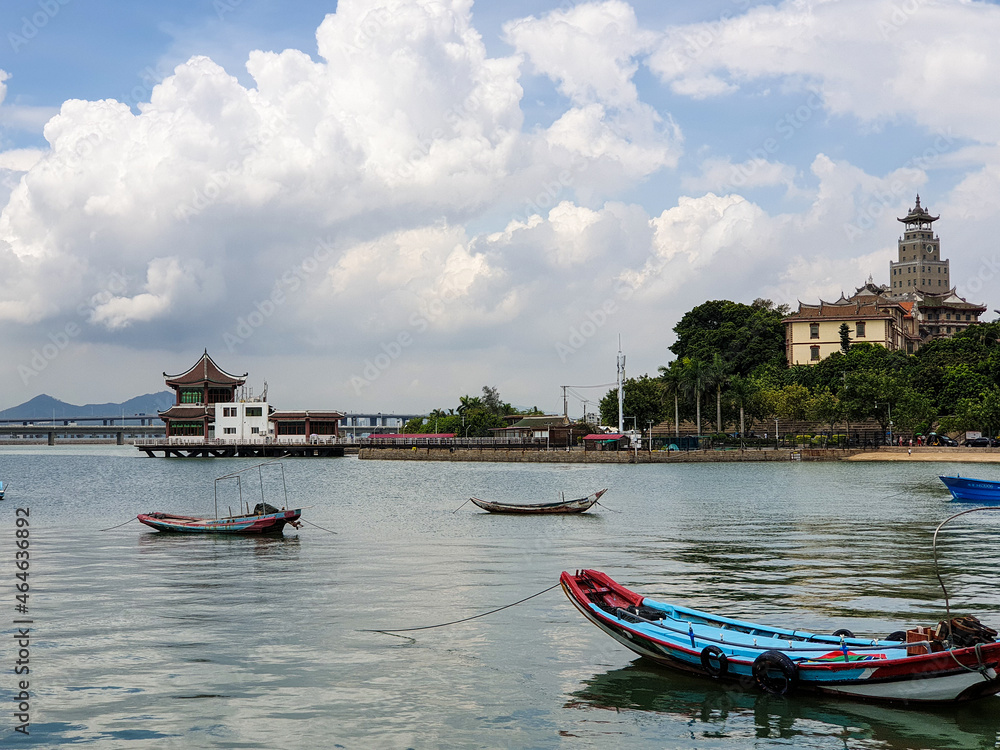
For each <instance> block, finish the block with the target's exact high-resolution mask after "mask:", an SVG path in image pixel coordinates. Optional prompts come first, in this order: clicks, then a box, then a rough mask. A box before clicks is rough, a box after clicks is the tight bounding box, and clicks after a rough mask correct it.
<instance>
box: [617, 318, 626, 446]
mask: <svg viewBox="0 0 1000 750" xmlns="http://www.w3.org/2000/svg"><path fill="white" fill-rule="evenodd" d="M624 432H625V355H624V354H622V337H621V335H620V334H619V336H618V434H619V435H621V434H622V433H624Z"/></svg>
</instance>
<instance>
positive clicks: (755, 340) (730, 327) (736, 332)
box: [670, 299, 788, 376]
mask: <svg viewBox="0 0 1000 750" xmlns="http://www.w3.org/2000/svg"><path fill="white" fill-rule="evenodd" d="M787 315H788V306H787V305H779V306H777V307H776V306H775V305H774V303H773V302H771V301H770V300H763V299H758V300H755V301H754V302H753V304H751V305H744V304H741V303H739V302H730V301H728V300H713V301H711V302H705V303H703V304H701V305H698V306H697V307H695V308H694V309H692V310H691V311H689V312H687V313H685V314H684V316H683V317H682V318H681V320H680V322H679V323H678V324H677V325H675V326H674V333H675V334H677V340H676V341H675V342H674V343H673V344H671V346H670V351H671V352H673V353H674V355H675V356H676V357H677V359H690V360H694V361H698V362H711V361H712V360H713V358H714V356H715V355H716V354H718V355H719V356H720V357H722V360H723V361H724V362H725V364H726V371H727V372H728V373H729V374H730V375H742V376H747V375H750V374H751V373H752V372H753V371H754V370H755V369H756V368H757V367H759V366H761V365H768V364H771V365H775V366H778V367H782V368H783V367H784V366H785V327H784V324H783V323H782V322H781V319H782V318H784V317H785V316H787Z"/></svg>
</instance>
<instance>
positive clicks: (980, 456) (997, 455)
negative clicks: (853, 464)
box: [844, 447, 1000, 464]
mask: <svg viewBox="0 0 1000 750" xmlns="http://www.w3.org/2000/svg"><path fill="white" fill-rule="evenodd" d="M844 460H845V461H943V462H946V463H984V464H985V463H1000V448H997V449H994V450H988V449H983V450H978V449H975V448H973V449H969V448H923V447H921V448H914V449H913V453H912V454H910V453H907V449H906V448H882V449H880V450H877V451H867V452H865V453H858V454H857V455H854V456H850V457H849V458H845V459H844Z"/></svg>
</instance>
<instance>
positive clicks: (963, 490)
mask: <svg viewBox="0 0 1000 750" xmlns="http://www.w3.org/2000/svg"><path fill="white" fill-rule="evenodd" d="M939 478H940V480H941V481H942V482H944V485H945V487H947V488H948V489H949V490H950V491H951V496H952V498H953V499H955V500H959V501H961V502H971V503H996V502H1000V482H994V481H992V480H990V479H972V478H971V477H960V476H954V477H939Z"/></svg>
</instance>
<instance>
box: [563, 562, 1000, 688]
mask: <svg viewBox="0 0 1000 750" xmlns="http://www.w3.org/2000/svg"><path fill="white" fill-rule="evenodd" d="M560 583H561V584H562V588H563V591H564V592H565V593H566V596H567V597H569V600H570V601H571V602H572V603H573V605H574V606H575V607H576V608H577V609H578V610H580V612H581V613H582V614H583V616H584V617H586V618H587V619H588V620H590V621H591V622H592V623H593V624H594V625H596V626H597V627H598V628H600V629H601V630H603V631H604V632H605V633H607V634H608V635H610V636H611V637H612V638H614V639H615V640H616V641H618V642H619V643H621V644H622V645H623V646H625V647H627V648H629V649H631V650H632V651H634V652H635V653H637V654H639V655H641V656H644V657H646V658H648V659H650V660H652V661H654V662H656V663H658V664H660V665H662V666H665V667H670V668H673V669H677V670H681V671H684V672H690V673H694V674H698V675H703V676H705V677H710V678H714V679H717V680H722V681H729V682H736V683H739V684H740V685H741V686H743V687H752V686H757V687H758V688H759V689H761V690H763V691H765V692H768V693H772V694H777V695H785V694H789V693H793V692H796V691H804V692H817V693H826V694H831V695H838V696H843V697H850V698H854V699H858V700H866V701H867V700H871V701H889V702H897V703H904V704H909V703H921V704H922V703H930V704H937V703H942V704H943V703H955V702H961V701H969V700H974V699H977V698H983V697H985V696H989V695H994V694H996V693H998V692H1000V675H998V669H1000V642H998V641H997V640H996V636H997V632H996V631H995V630H992V629H991V628H988V627H986V626H984V625H982V624H981V623H980V622H979V621H978V620H977V619H976V618H974V617H971V616H966V617H958V618H954V619H951V620H946V621H943V622H941V623H939V624H938V626H937V627H936V628H933V627H931V628H913V629H910V630H907V631H897V632H896V633H893V634H890V635H889V636H887V637H882V638H856V637H854V636H853V635H852V634H851V633H849V632H848V631H837V632H835V633H834V634H832V635H822V634H813V633H807V632H802V631H800V630H798V629H793V630H789V629H787V628H776V627H771V626H767V625H758V624H755V623H752V622H744V621H742V620H735V619H732V618H729V617H721V616H718V615H712V614H708V613H706V612H701V611H699V610H695V609H689V608H687V607H681V606H678V605H674V604H664V603H661V602H658V601H656V600H654V599H650V598H649V597H645V596H643V595H642V594H638V593H636V592H634V591H630V590H629V589H627V588H625V587H624V586H622V585H621V584H619V583H616V582H615V581H613V580H612V579H611V578H610V577H609V576H607V575H605V574H604V573H601V572H599V571H596V570H578V571H576V573H569V572H564V573H563V574H562V576H561V577H560Z"/></svg>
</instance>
